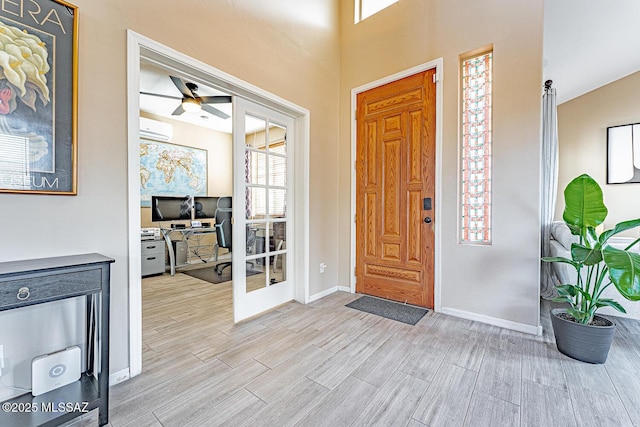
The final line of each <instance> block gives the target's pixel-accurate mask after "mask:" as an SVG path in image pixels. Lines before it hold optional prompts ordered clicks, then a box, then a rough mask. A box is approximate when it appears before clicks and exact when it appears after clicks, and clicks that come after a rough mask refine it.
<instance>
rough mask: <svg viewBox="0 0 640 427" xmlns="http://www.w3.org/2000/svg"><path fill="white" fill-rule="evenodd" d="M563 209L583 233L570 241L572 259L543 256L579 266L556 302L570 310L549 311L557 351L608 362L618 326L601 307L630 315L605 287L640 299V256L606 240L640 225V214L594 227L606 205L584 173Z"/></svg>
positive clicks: (576, 231)
mask: <svg viewBox="0 0 640 427" xmlns="http://www.w3.org/2000/svg"><path fill="white" fill-rule="evenodd" d="M564 198H565V209H564V213H563V215H562V218H563V220H564V222H565V223H566V225H567V226H568V227H569V229H570V230H571V234H573V235H575V236H579V243H573V244H572V245H571V259H569V258H564V257H545V258H542V260H543V261H546V262H562V263H567V264H570V265H572V266H573V267H574V268H575V269H576V273H577V275H576V283H564V284H560V285H559V286H557V291H558V297H556V298H554V301H556V302H564V303H568V305H569V307H568V308H566V309H554V310H552V311H551V322H552V325H553V332H554V335H555V337H556V346H557V347H558V350H559V351H560V352H562V353H564V354H566V355H567V356H569V357H572V358H574V359H578V360H582V361H584V362H589V363H604V362H605V361H606V359H607V354H608V353H609V348H610V346H611V340H612V338H613V333H614V328H615V324H614V323H613V322H612V321H611V320H610V319H607V318H604V317H602V316H599V315H597V314H596V311H597V310H598V309H600V308H602V307H613V308H614V309H616V310H618V311H620V312H622V313H626V311H625V309H624V307H622V306H621V305H620V304H619V303H617V302H616V301H614V300H613V299H611V298H605V297H603V291H604V290H605V289H606V288H607V287H609V286H610V285H611V284H613V285H614V286H615V288H616V289H617V290H618V292H619V293H620V294H621V295H622V296H623V297H625V298H626V299H628V300H631V301H637V300H640V255H638V254H637V253H634V252H631V251H630V249H631V248H632V247H633V246H634V245H635V244H636V243H638V241H640V239H637V240H635V241H633V242H632V243H631V244H630V245H628V246H627V247H626V248H624V249H617V248H614V247H612V246H610V245H609V244H608V243H607V242H608V240H609V239H610V238H611V237H612V236H614V235H616V234H618V233H621V232H624V231H627V230H630V229H632V228H635V227H637V226H639V225H640V218H638V219H633V220H629V221H623V222H620V223H618V224H616V225H615V226H614V227H613V228H612V229H610V230H607V231H604V232H602V233H601V234H599V235H598V233H597V232H596V227H597V226H599V225H600V224H602V223H603V222H604V220H605V218H606V217H607V213H608V209H607V207H606V206H605V204H604V201H603V198H602V189H601V188H600V186H599V185H598V183H597V182H596V181H595V180H594V179H593V178H591V177H590V176H589V175H586V174H584V175H580V176H579V177H577V178H575V179H574V180H573V181H571V182H570V183H569V185H567V187H566V189H565V190H564Z"/></svg>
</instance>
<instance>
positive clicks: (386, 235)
mask: <svg viewBox="0 0 640 427" xmlns="http://www.w3.org/2000/svg"><path fill="white" fill-rule="evenodd" d="M434 72H435V70H429V71H426V72H423V73H420V74H416V75H413V76H409V77H407V78H404V79H402V80H399V81H396V82H392V83H389V84H386V85H383V86H380V87H377V88H374V89H371V90H369V91H366V92H363V93H361V94H358V99H357V104H358V105H357V114H356V116H357V142H356V155H357V158H356V176H357V178H356V237H357V242H356V290H357V292H359V293H365V294H369V295H375V296H380V297H383V298H388V299H392V300H396V301H402V302H406V303H409V304H415V305H420V306H425V307H433V240H434V239H433V230H432V224H433V222H432V223H431V224H425V223H424V221H423V218H424V216H425V215H428V216H430V217H432V218H433V219H434V220H435V218H434V214H433V211H428V212H426V211H423V199H424V198H425V197H431V198H432V199H433V198H434V196H435V195H434V178H435V84H434V83H433V82H432V79H433V77H432V76H433V74H434Z"/></svg>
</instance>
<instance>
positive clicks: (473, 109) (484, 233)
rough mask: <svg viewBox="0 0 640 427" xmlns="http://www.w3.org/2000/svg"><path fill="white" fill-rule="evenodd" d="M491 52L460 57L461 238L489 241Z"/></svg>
mask: <svg viewBox="0 0 640 427" xmlns="http://www.w3.org/2000/svg"><path fill="white" fill-rule="evenodd" d="M492 56H493V55H492V52H488V53H484V54H482V55H479V56H475V57H473V58H469V59H465V60H463V61H462V150H461V153H462V161H461V163H462V165H461V166H462V167H461V171H462V189H461V190H462V191H461V196H462V206H461V213H462V218H461V219H462V225H461V232H462V233H461V240H462V241H463V242H471V243H490V242H491V137H492V132H491V114H492V109H491V106H492V99H491V94H492V70H491V68H492Z"/></svg>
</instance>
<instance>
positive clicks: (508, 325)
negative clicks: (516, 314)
mask: <svg viewBox="0 0 640 427" xmlns="http://www.w3.org/2000/svg"><path fill="white" fill-rule="evenodd" d="M440 313H442V314H448V315H450V316H455V317H460V318H461V319H467V320H473V321H475V322H480V323H486V324H487V325H493V326H498V327H500V328H505V329H511V330H513V331H518V332H523V333H525V334H531V335H542V328H541V327H540V326H538V325H536V326H533V325H527V324H524V323H518V322H512V321H511V320H505V319H498V318H496V317H491V316H485V315H483V314H478V313H471V312H469V311H464V310H458V309H455V308H446V307H442V308H441V309H440Z"/></svg>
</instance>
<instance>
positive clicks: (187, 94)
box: [169, 76, 195, 98]
mask: <svg viewBox="0 0 640 427" xmlns="http://www.w3.org/2000/svg"><path fill="white" fill-rule="evenodd" d="M169 78H170V79H171V81H172V82H173V84H174V85H176V87H177V88H178V90H179V91H180V93H181V94H182V95H184V96H185V97H187V98H195V95H194V94H193V93H192V92H191V91H190V90H189V88H188V87H187V85H186V84H184V82H183V81H182V79H181V78H179V77H174V76H169Z"/></svg>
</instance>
